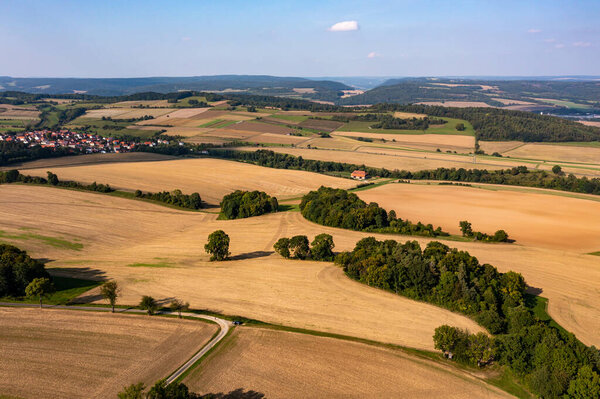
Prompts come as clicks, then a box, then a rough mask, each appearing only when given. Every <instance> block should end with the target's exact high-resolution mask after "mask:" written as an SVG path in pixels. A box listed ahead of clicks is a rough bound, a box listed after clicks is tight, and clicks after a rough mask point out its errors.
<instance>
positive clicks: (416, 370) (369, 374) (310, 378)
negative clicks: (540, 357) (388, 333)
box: [184, 327, 511, 399]
mask: <svg viewBox="0 0 600 399" xmlns="http://www.w3.org/2000/svg"><path fill="white" fill-rule="evenodd" d="M184 383H185V384H186V385H188V386H189V387H190V388H191V389H192V390H193V391H195V392H198V393H202V394H207V393H219V392H224V393H227V392H231V391H234V390H236V389H240V388H241V389H243V391H254V392H257V393H260V394H264V395H265V396H266V397H268V398H307V397H313V398H314V397H320V398H383V397H397V398H400V397H406V398H408V397H410V398H455V399H459V398H473V397H477V398H509V397H511V396H510V395H508V394H506V393H504V392H502V391H500V390H498V389H495V388H492V387H491V386H489V385H486V384H485V383H483V382H481V381H480V380H478V379H477V378H475V377H473V376H471V375H468V374H467V373H462V372H460V371H458V370H457V369H450V368H448V367H444V366H442V365H440V364H437V363H434V362H432V361H427V360H423V359H419V358H417V357H415V356H411V355H408V354H405V353H403V352H402V351H400V350H396V349H388V348H381V347H375V346H371V345H366V344H362V343H357V342H349V341H342V340H338V339H333V338H325V337H317V336H311V335H304V334H296V333H291V332H284V331H274V330H267V329H259V328H248V327H241V328H236V329H235V331H234V332H233V333H232V334H231V336H229V337H228V338H227V341H226V342H224V343H223V345H222V347H220V348H218V349H217V350H216V351H215V352H213V353H212V354H211V355H209V357H208V358H207V359H205V360H204V362H203V363H202V364H201V366H200V367H198V368H196V369H195V370H194V371H193V372H192V373H191V374H189V375H188V376H187V377H186V378H185V380H184Z"/></svg>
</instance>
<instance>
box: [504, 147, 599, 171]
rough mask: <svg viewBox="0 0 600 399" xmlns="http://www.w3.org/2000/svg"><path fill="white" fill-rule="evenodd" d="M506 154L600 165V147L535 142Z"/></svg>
mask: <svg viewBox="0 0 600 399" xmlns="http://www.w3.org/2000/svg"><path fill="white" fill-rule="evenodd" d="M505 155H508V156H511V157H521V158H533V159H543V160H547V161H564V162H577V163H592V164H596V165H599V166H600V147H585V146H581V147H579V146H573V145H559V144H538V143H535V144H525V145H523V146H521V147H518V148H516V149H514V150H509V151H506V152H505Z"/></svg>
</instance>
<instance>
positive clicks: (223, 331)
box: [0, 302, 231, 384]
mask: <svg viewBox="0 0 600 399" xmlns="http://www.w3.org/2000/svg"><path fill="white" fill-rule="evenodd" d="M0 306H11V307H27V308H31V307H33V308H37V307H39V305H36V304H29V303H12V302H0ZM43 307H44V308H49V309H67V310H83V311H90V310H92V311H100V312H110V310H111V308H110V307H100V306H68V305H44V306H43ZM115 313H142V314H143V313H146V311H145V310H141V309H133V308H127V309H115ZM156 314H158V315H161V314H164V315H176V314H177V313H176V312H170V311H159V312H156ZM181 315H182V316H186V317H192V318H196V319H203V320H208V321H211V322H213V323H216V324H218V325H219V328H220V329H219V333H218V334H217V335H215V336H214V337H213V338H212V339H211V340H210V341H209V342H208V343H207V344H206V345H205V346H204V347H203V348H202V349H200V350H199V351H198V352H197V353H196V354H195V355H194V356H192V358H191V359H189V360H188V361H187V362H185V364H184V365H183V366H181V367H179V368H178V369H177V370H175V372H174V373H173V374H171V375H170V376H168V377H167V384H170V383H172V382H173V381H175V380H176V379H177V378H179V377H180V376H181V375H182V374H184V373H185V372H186V371H187V370H189V369H190V367H192V366H193V365H194V364H195V363H196V362H197V361H198V360H200V359H201V358H202V357H203V356H204V355H206V354H207V353H208V351H210V350H211V349H212V348H214V347H215V346H216V345H217V344H218V343H219V342H220V341H221V340H222V339H223V338H225V336H226V335H227V333H228V332H229V328H230V326H231V322H230V321H228V320H225V319H220V318H218V317H214V316H208V315H202V314H196V313H191V312H181Z"/></svg>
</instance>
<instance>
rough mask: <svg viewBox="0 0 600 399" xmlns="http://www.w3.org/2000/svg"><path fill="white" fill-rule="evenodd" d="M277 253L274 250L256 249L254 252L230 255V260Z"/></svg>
mask: <svg viewBox="0 0 600 399" xmlns="http://www.w3.org/2000/svg"><path fill="white" fill-rule="evenodd" d="M273 253H275V252H274V251H254V252H246V253H243V254H239V255H235V256H230V257H229V258H228V260H245V259H254V258H263V257H265V256H269V255H271V254H273Z"/></svg>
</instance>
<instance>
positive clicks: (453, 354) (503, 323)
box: [335, 237, 600, 398]
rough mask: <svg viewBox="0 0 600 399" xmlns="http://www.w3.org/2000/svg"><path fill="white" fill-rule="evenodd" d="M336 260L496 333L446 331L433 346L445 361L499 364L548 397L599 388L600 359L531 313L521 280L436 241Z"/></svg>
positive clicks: (391, 245) (383, 246)
mask: <svg viewBox="0 0 600 399" xmlns="http://www.w3.org/2000/svg"><path fill="white" fill-rule="evenodd" d="M335 261H336V263H337V264H339V265H341V266H342V267H343V269H344V271H345V273H346V274H347V275H348V276H349V277H350V278H353V279H355V280H358V281H360V282H363V283H365V284H368V285H371V286H374V287H378V288H382V289H384V290H388V291H392V292H395V293H397V294H400V295H404V296H407V297H410V298H414V299H418V300H422V301H426V302H430V303H433V304H436V305H439V306H442V307H445V308H448V309H450V310H453V311H457V312H460V313H463V314H466V315H468V316H471V317H473V318H474V319H475V320H476V321H477V322H479V323H480V324H481V325H483V326H484V327H486V328H487V329H488V330H489V331H490V332H491V333H493V334H494V336H493V337H489V336H487V335H486V334H484V333H479V334H474V335H471V334H468V333H466V332H464V331H460V330H457V329H455V328H453V327H448V326H442V327H440V328H438V329H437V330H436V333H435V335H434V343H435V345H436V347H437V348H438V349H440V350H442V351H443V353H444V354H445V355H446V356H447V357H450V358H453V359H455V360H460V361H464V362H468V363H473V364H477V365H479V366H484V365H486V364H489V363H491V362H492V361H497V362H498V363H500V364H502V365H506V366H507V367H509V368H510V369H511V370H512V371H513V373H514V374H516V375H517V376H519V377H520V378H521V379H522V381H523V382H524V383H525V384H526V385H527V386H528V387H529V388H530V389H531V390H532V391H533V392H534V393H535V394H536V395H539V396H540V397H543V398H556V397H560V396H561V395H563V394H570V393H571V392H586V393H589V392H593V391H589V390H588V391H586V389H592V388H593V383H594V381H598V377H597V373H598V371H599V370H600V352H599V351H598V350H597V349H596V348H594V347H586V346H585V345H583V344H582V343H581V342H579V341H578V340H577V339H576V338H575V336H574V335H572V334H569V333H567V332H565V331H561V330H558V329H557V328H554V327H552V326H550V324H549V323H548V322H543V321H540V320H539V319H537V318H536V317H535V316H534V315H533V313H532V311H531V309H530V308H529V307H528V306H527V303H526V296H525V288H526V284H525V280H524V279H523V277H522V276H521V275H520V274H518V273H515V272H507V273H500V272H499V271H498V270H497V269H496V268H495V267H494V266H492V265H489V264H483V265H482V264H480V263H479V261H478V260H477V258H475V257H473V256H471V255H470V254H469V253H468V252H464V251H459V250H457V249H455V248H454V249H451V248H449V247H448V246H446V245H444V244H441V243H439V242H436V241H433V242H430V243H428V244H427V246H426V247H425V249H424V250H422V249H421V247H420V245H419V243H418V242H416V241H408V242H406V243H404V244H402V243H398V242H396V241H392V240H386V241H378V240H376V239H375V238H373V237H368V238H364V239H362V240H360V241H359V242H358V243H357V244H356V247H355V248H354V249H353V250H352V251H351V252H342V253H340V254H338V255H337V256H336V259H335ZM573 397H581V398H588V397H594V396H585V395H583V396H573Z"/></svg>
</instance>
